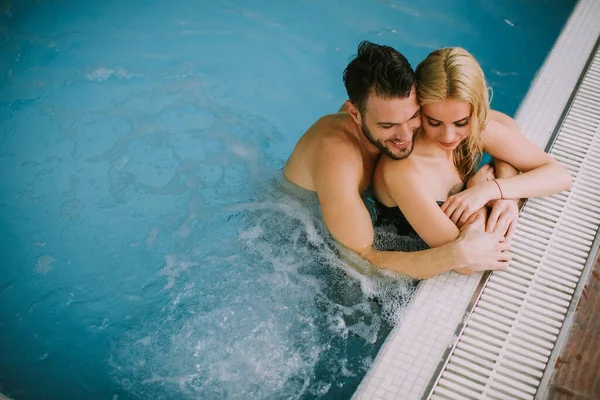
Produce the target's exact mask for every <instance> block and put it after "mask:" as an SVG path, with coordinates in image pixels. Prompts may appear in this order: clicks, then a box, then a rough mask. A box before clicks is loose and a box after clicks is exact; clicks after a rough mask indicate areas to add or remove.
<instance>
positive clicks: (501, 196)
mask: <svg viewBox="0 0 600 400" xmlns="http://www.w3.org/2000/svg"><path fill="white" fill-rule="evenodd" d="M492 181H493V182H494V183H495V184H496V186H498V190H499V191H500V198H501V199H503V198H504V194H503V193H502V188H501V187H500V184H499V183H498V182H496V180H495V179H492Z"/></svg>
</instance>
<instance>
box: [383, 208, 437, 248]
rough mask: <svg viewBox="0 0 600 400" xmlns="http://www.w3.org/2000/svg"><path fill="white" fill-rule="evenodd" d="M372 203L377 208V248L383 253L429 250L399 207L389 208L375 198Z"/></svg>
mask: <svg viewBox="0 0 600 400" xmlns="http://www.w3.org/2000/svg"><path fill="white" fill-rule="evenodd" d="M372 202H373V205H374V208H375V223H374V225H375V248H377V249H378V250H383V251H418V250H425V249H428V248H429V246H428V245H427V243H425V242H424V241H423V239H421V237H420V236H419V235H418V234H417V232H415V230H414V229H413V227H412V226H411V225H410V224H409V223H408V220H407V219H406V217H405V216H404V214H402V211H400V208H399V207H397V206H394V207H388V206H386V205H384V204H382V203H381V202H380V201H379V200H377V198H375V196H373V200H372ZM437 204H438V205H440V206H441V205H442V204H444V202H443V201H438V202H437Z"/></svg>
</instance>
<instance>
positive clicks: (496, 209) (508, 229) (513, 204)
mask: <svg viewBox="0 0 600 400" xmlns="http://www.w3.org/2000/svg"><path fill="white" fill-rule="evenodd" d="M491 203H492V211H491V213H490V216H489V217H488V220H487V224H486V226H485V231H486V232H494V233H500V234H501V235H503V236H504V237H505V239H506V241H509V242H510V241H511V240H512V237H513V236H514V234H515V229H516V227H517V219H518V218H519V205H518V201H516V200H505V199H498V200H495V201H493V202H491Z"/></svg>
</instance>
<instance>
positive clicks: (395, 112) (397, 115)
mask: <svg viewBox="0 0 600 400" xmlns="http://www.w3.org/2000/svg"><path fill="white" fill-rule="evenodd" d="M420 126H421V118H420V117H419V103H418V102H417V95H416V93H415V91H414V90H413V91H411V93H410V96H409V97H407V98H391V99H386V98H383V97H379V96H377V95H375V94H371V95H369V98H368V99H367V104H366V107H365V113H364V115H362V119H361V128H362V131H363V134H364V135H365V137H366V138H367V139H368V140H369V142H371V143H372V144H373V145H374V146H375V147H377V148H378V149H379V150H381V151H382V152H383V153H385V154H387V155H388V156H390V157H391V158H393V159H394V160H401V159H403V158H406V157H408V155H409V154H410V153H411V151H412V149H413V137H414V135H415V133H416V132H417V129H418V128H419V127H420Z"/></svg>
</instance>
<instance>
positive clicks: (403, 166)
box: [377, 155, 417, 181]
mask: <svg viewBox="0 0 600 400" xmlns="http://www.w3.org/2000/svg"><path fill="white" fill-rule="evenodd" d="M416 164H417V160H416V158H415V157H414V156H409V157H406V158H404V159H402V160H394V159H393V158H391V157H389V156H387V155H382V156H381V158H380V159H379V162H378V163H377V174H379V175H381V177H382V178H383V179H385V180H386V181H387V179H389V178H391V177H394V176H397V175H398V174H402V176H404V175H406V174H412V173H413V172H414V171H415V170H416V167H415V165H416Z"/></svg>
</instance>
